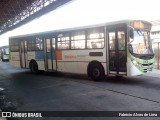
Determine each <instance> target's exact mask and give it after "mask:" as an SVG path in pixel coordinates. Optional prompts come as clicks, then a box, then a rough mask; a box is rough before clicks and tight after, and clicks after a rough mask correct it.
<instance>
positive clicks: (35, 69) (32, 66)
mask: <svg viewBox="0 0 160 120" xmlns="http://www.w3.org/2000/svg"><path fill="white" fill-rule="evenodd" d="M30 70H31V72H32V73H36V74H37V73H38V72H39V70H38V64H37V62H36V61H32V62H31V64H30Z"/></svg>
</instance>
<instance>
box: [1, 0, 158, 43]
mask: <svg viewBox="0 0 160 120" xmlns="http://www.w3.org/2000/svg"><path fill="white" fill-rule="evenodd" d="M159 6H160V4H159V0H73V1H72V2H70V3H68V4H66V5H64V6H62V7H60V8H58V9H56V10H54V11H52V12H50V13H48V14H46V15H43V16H41V17H39V18H37V19H35V20H33V21H32V22H30V23H28V24H25V25H23V26H21V27H19V28H17V29H14V30H13V31H10V32H8V33H5V34H3V35H1V36H0V46H3V45H7V44H8V37H9V36H15V35H22V34H28V33H35V32H42V31H48V30H55V29H62V28H70V27H76V26H81V25H91V24H98V23H104V22H107V21H113V20H122V19H142V20H160V14H159V11H160V7H159Z"/></svg>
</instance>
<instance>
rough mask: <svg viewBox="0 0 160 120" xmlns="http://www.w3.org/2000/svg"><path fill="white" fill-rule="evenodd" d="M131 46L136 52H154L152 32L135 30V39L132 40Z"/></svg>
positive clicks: (133, 51)
mask: <svg viewBox="0 0 160 120" xmlns="http://www.w3.org/2000/svg"><path fill="white" fill-rule="evenodd" d="M130 48H131V49H132V50H130V51H132V53H134V54H153V52H152V49H151V48H152V47H151V41H150V32H149V31H141V30H134V39H133V40H132V41H131V42H130Z"/></svg>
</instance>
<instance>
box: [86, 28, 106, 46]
mask: <svg viewBox="0 0 160 120" xmlns="http://www.w3.org/2000/svg"><path fill="white" fill-rule="evenodd" d="M103 47H104V29H102V28H99V29H92V30H89V31H88V34H87V48H103Z"/></svg>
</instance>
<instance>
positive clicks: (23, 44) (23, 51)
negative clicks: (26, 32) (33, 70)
mask: <svg viewBox="0 0 160 120" xmlns="http://www.w3.org/2000/svg"><path fill="white" fill-rule="evenodd" d="M19 45H20V65H21V68H27V67H28V57H27V41H26V40H21V41H20V44H19Z"/></svg>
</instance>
